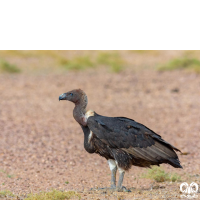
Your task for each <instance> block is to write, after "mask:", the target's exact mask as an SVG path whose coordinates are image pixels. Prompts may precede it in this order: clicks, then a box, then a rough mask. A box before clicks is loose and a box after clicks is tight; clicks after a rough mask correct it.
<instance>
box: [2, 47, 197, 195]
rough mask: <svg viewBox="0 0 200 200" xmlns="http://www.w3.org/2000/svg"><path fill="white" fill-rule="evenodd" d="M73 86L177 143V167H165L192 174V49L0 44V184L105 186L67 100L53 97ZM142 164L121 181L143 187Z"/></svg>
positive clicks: (189, 177)
mask: <svg viewBox="0 0 200 200" xmlns="http://www.w3.org/2000/svg"><path fill="white" fill-rule="evenodd" d="M76 88H81V89H83V90H84V91H85V92H86V94H87V96H88V99H89V105H88V109H93V110H95V111H96V112H97V113H99V114H101V115H104V116H125V117H129V118H132V119H134V120H136V121H138V122H140V123H142V124H145V125H146V126H147V127H149V128H150V129H152V130H154V131H155V132H156V133H158V134H160V135H161V136H162V137H163V138H164V139H165V140H167V141H168V142H170V143H171V144H172V145H174V146H176V147H177V148H179V149H180V150H181V151H182V152H183V154H184V155H180V153H179V154H178V155H179V157H180V161H181V164H182V166H183V168H184V169H183V170H177V169H174V168H172V167H171V166H168V165H163V166H164V169H165V170H166V171H167V172H169V173H171V172H175V173H177V174H178V175H179V176H180V177H181V180H182V181H186V182H187V181H188V182H189V181H199V180H200V179H199V175H198V174H199V171H200V155H199V150H200V139H199V138H200V137H199V135H200V51H146V50H145V51H136V50H133V51H0V96H1V98H0V99H1V100H0V187H1V188H0V189H9V190H11V191H13V192H15V193H19V192H21V193H29V192H30V191H40V190H46V189H49V188H58V189H63V188H64V189H73V190H78V189H80V190H83V189H84V188H90V187H94V186H97V187H101V186H105V185H107V186H108V185H109V182H110V181H109V180H110V171H109V168H108V166H107V163H106V160H104V159H103V158H101V157H99V156H98V155H90V154H88V153H87V152H85V150H84V147H83V133H82V130H81V128H80V127H79V125H78V124H77V123H76V122H75V120H74V119H73V115H72V111H73V107H74V105H72V103H70V102H64V101H62V102H59V101H58V97H59V95H60V94H62V93H64V92H67V91H70V90H72V89H76ZM145 170H146V169H142V168H138V167H133V168H132V169H131V170H130V171H129V172H128V174H127V175H125V176H126V177H125V180H124V185H125V186H129V187H136V188H143V187H144V188H145V187H148V184H150V182H151V180H150V182H148V181H147V180H144V179H143V178H141V176H140V174H142V173H144V172H145ZM177 184H178V185H179V184H180V183H177ZM165 186H166V185H165ZM175 186H177V185H173V184H172V185H170V184H169V186H166V187H169V188H170V187H175ZM178 190H179V189H178Z"/></svg>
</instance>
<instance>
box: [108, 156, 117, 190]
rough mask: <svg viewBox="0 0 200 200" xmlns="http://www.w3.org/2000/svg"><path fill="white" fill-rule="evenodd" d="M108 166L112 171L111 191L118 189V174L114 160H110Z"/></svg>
mask: <svg viewBox="0 0 200 200" xmlns="http://www.w3.org/2000/svg"><path fill="white" fill-rule="evenodd" d="M108 164H109V167H110V170H111V173H112V174H111V189H115V188H116V172H117V165H116V162H115V161H114V160H111V159H109V160H108Z"/></svg>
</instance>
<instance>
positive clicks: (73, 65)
mask: <svg viewBox="0 0 200 200" xmlns="http://www.w3.org/2000/svg"><path fill="white" fill-rule="evenodd" d="M60 63H61V65H63V66H64V67H65V68H66V69H67V70H83V69H87V68H91V67H94V63H93V62H92V61H91V60H90V58H89V56H84V57H76V58H74V59H71V60H66V59H62V60H61V61H60Z"/></svg>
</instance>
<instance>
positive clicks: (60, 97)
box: [59, 93, 67, 101]
mask: <svg viewBox="0 0 200 200" xmlns="http://www.w3.org/2000/svg"><path fill="white" fill-rule="evenodd" d="M66 97H67V96H66V93H63V94H61V95H60V96H59V101H60V100H66Z"/></svg>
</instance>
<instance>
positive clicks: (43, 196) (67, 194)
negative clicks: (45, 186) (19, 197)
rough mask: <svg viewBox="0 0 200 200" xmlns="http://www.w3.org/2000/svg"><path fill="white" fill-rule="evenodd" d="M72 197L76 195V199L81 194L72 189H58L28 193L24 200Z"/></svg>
mask: <svg viewBox="0 0 200 200" xmlns="http://www.w3.org/2000/svg"><path fill="white" fill-rule="evenodd" d="M72 197H77V198H78V199H80V198H81V196H80V195H79V194H78V193H76V192H74V191H68V192H65V191H60V190H52V191H50V192H40V193H38V194H28V197H27V198H25V199H24V200H66V199H70V198H72Z"/></svg>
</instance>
